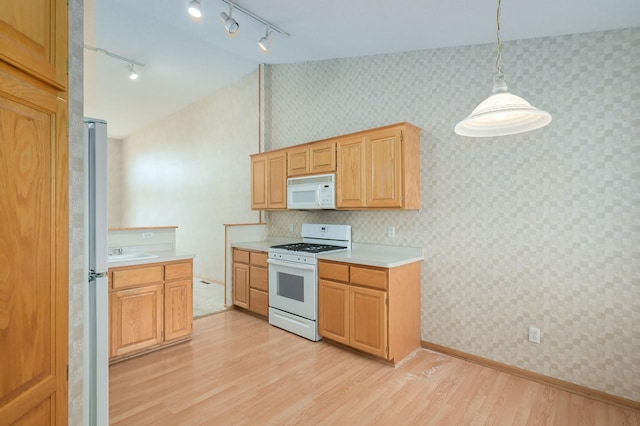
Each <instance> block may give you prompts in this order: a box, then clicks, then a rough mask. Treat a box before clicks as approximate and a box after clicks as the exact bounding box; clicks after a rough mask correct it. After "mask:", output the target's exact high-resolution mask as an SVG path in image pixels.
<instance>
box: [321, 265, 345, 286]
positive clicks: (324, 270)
mask: <svg viewBox="0 0 640 426" xmlns="http://www.w3.org/2000/svg"><path fill="white" fill-rule="evenodd" d="M318 276H319V277H320V278H325V279H328V280H334V281H343V282H349V265H344V264H342V263H330V262H320V263H319V265H318Z"/></svg>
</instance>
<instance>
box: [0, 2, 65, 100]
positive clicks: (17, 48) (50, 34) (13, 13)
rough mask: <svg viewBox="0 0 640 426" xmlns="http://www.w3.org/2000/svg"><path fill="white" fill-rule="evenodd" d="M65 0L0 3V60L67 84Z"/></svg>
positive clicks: (53, 82)
mask: <svg viewBox="0 0 640 426" xmlns="http://www.w3.org/2000/svg"><path fill="white" fill-rule="evenodd" d="M67 19H68V18H67V1H66V0H31V1H2V2H0V60H3V61H6V62H8V63H10V64H12V65H14V66H16V67H17V68H18V69H21V70H23V71H25V72H27V73H29V74H31V75H33V76H34V77H36V78H38V79H40V80H42V81H44V82H46V83H48V84H51V85H53V86H55V87H57V88H58V89H64V88H66V87H67V50H68V48H67V45H68V42H67V34H68V24H67Z"/></svg>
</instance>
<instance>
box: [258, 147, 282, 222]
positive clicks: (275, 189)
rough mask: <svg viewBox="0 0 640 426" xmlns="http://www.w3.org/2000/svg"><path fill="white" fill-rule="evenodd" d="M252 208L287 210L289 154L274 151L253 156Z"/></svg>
mask: <svg viewBox="0 0 640 426" xmlns="http://www.w3.org/2000/svg"><path fill="white" fill-rule="evenodd" d="M251 208H252V209H254V210H263V209H264V210H283V209H286V208H287V154H286V152H285V151H273V152H266V153H261V154H254V155H252V156H251Z"/></svg>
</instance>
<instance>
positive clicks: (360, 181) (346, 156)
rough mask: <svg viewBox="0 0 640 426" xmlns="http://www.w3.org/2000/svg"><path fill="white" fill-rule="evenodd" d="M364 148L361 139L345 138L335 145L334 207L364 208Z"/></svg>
mask: <svg viewBox="0 0 640 426" xmlns="http://www.w3.org/2000/svg"><path fill="white" fill-rule="evenodd" d="M365 161H366V160H365V147H364V140H363V138H362V137H355V138H346V139H342V140H340V141H338V143H337V172H336V179H337V182H336V207H337V208H359V207H365V206H366V194H365V184H366V167H365Z"/></svg>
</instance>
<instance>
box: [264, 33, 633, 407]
mask: <svg viewBox="0 0 640 426" xmlns="http://www.w3.org/2000/svg"><path fill="white" fill-rule="evenodd" d="M494 55H495V52H494V46H493V45H478V46H467V47H457V48H447V49H436V50H427V51H417V52H407V53H402V54H392V55H379V56H370V57H362V58H353V59H337V60H328V61H319V62H310V63H309V62H307V63H301V64H287V65H275V66H267V67H265V71H266V72H265V94H266V96H265V100H266V102H265V123H266V124H265V144H266V149H267V150H271V149H276V148H281V147H285V146H291V145H296V144H300V143H304V142H309V141H313V140H317V139H323V138H327V137H331V136H336V135H341V134H345V133H350V132H355V131H359V130H364V129H367V128H372V127H378V126H383V125H387V124H392V123H396V122H401V121H409V122H411V123H413V124H415V125H417V126H419V127H421V128H422V152H421V169H422V182H421V186H422V192H421V197H422V209H421V210H420V211H409V212H384V211H373V212H341V211H335V212H270V213H267V223H268V234H269V235H274V236H296V235H299V232H300V225H301V224H302V223H304V222H326V223H347V224H350V225H352V227H353V240H354V241H356V242H364V243H378V244H391V245H408V246H418V247H424V249H425V254H426V259H425V261H424V263H423V268H422V339H423V340H426V341H430V342H433V343H437V344H439V345H444V346H448V347H451V348H454V349H457V350H460V351H464V352H468V353H471V354H474V355H478V356H482V357H486V358H489V359H492V360H495V361H498V362H502V363H506V364H510V365H515V366H517V367H520V368H524V369H527V370H530V371H534V372H537V373H541V374H545V375H549V376H552V377H556V378H559V379H561V380H566V381H569V382H573V383H576V384H579V385H583V386H587V387H590V388H592V389H597V390H600V391H604V392H607V393H610V394H614V395H618V396H622V397H625V398H629V399H632V400H636V401H638V400H640V326H639V325H640V256H639V255H640V252H639V249H638V248H639V247H640V228H639V227H638V218H639V217H640V197H639V194H640V119H639V118H638V113H637V111H639V110H640V29H638V28H635V29H628V30H620V31H607V32H598V33H590V34H578V35H570V36H562V37H552V38H543V39H534V40H524V41H516V42H506V43H505V44H504V53H503V62H504V67H505V71H506V73H507V75H506V81H507V84H509V87H510V88H511V89H512V90H513V92H514V93H516V94H518V95H520V96H522V97H524V98H525V99H527V100H528V101H530V102H531V103H532V104H533V105H535V106H538V107H540V108H542V109H545V110H547V111H549V112H550V113H551V115H552V116H553V121H552V123H551V124H550V125H549V126H548V127H546V128H544V129H540V130H536V131H533V132H530V133H526V134H522V135H515V136H508V137H499V138H487V139H470V138H465V137H461V136H457V135H455V134H454V132H453V128H454V126H455V124H456V123H457V122H458V121H459V120H461V119H462V118H464V117H465V116H466V115H467V114H468V113H469V112H471V110H472V109H473V108H474V107H475V106H476V105H477V104H478V103H479V102H480V101H482V100H483V99H485V98H486V97H487V96H488V95H489V93H490V91H491V86H492V80H491V77H492V74H491V73H492V72H493V67H494V65H493V61H494V59H495V58H494ZM289 224H293V225H294V228H295V233H289V231H288V225H289ZM388 226H395V228H396V237H395V238H394V239H390V238H387V237H386V229H387V227H388ZM529 325H535V326H538V327H540V328H541V330H542V333H541V336H542V342H541V343H540V344H537V345H536V344H532V343H529V342H528V341H527V328H528V326H529Z"/></svg>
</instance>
